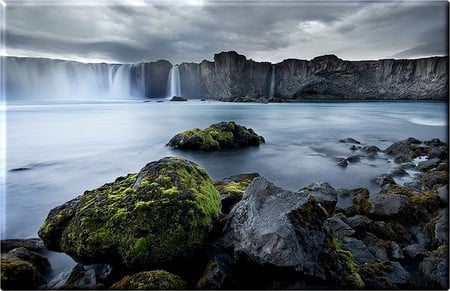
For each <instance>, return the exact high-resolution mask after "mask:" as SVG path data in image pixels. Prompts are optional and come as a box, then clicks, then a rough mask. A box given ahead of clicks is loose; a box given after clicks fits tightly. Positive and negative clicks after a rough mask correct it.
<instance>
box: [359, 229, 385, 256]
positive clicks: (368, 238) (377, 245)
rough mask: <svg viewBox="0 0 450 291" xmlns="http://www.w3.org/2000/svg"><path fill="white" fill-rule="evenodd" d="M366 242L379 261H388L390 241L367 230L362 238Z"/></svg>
mask: <svg viewBox="0 0 450 291" xmlns="http://www.w3.org/2000/svg"><path fill="white" fill-rule="evenodd" d="M362 240H363V242H364V243H365V244H366V246H367V249H368V250H369V252H370V253H372V255H373V256H374V257H375V259H376V260H377V261H379V262H383V261H388V260H389V258H388V249H389V243H388V242H387V241H385V240H383V239H380V238H378V237H377V236H376V235H374V234H372V233H370V232H367V233H365V234H364V237H363V238H362Z"/></svg>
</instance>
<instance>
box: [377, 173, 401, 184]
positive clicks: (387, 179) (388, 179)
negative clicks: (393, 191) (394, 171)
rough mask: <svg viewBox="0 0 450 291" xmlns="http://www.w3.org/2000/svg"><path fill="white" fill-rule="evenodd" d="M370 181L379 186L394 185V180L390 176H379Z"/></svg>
mask: <svg viewBox="0 0 450 291" xmlns="http://www.w3.org/2000/svg"><path fill="white" fill-rule="evenodd" d="M372 181H373V182H375V183H376V184H378V185H380V186H384V185H387V184H396V183H395V181H394V178H393V177H392V175H390V174H381V175H379V176H377V177H375V178H374V179H372Z"/></svg>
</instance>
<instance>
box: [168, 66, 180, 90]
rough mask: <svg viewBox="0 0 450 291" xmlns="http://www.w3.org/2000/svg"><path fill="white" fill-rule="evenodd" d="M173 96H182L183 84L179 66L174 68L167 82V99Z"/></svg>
mask: <svg viewBox="0 0 450 291" xmlns="http://www.w3.org/2000/svg"><path fill="white" fill-rule="evenodd" d="M173 96H181V82H180V71H179V70H178V65H174V66H172V68H171V69H170V72H169V79H168V80H167V98H172V97H173Z"/></svg>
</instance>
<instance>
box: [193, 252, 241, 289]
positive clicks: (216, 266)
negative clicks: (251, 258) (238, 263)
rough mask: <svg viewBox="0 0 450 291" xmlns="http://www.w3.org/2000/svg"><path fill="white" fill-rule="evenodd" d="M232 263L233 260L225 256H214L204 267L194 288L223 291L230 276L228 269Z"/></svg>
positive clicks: (229, 269)
mask: <svg viewBox="0 0 450 291" xmlns="http://www.w3.org/2000/svg"><path fill="white" fill-rule="evenodd" d="M232 263H233V259H232V258H231V257H230V256H229V255H227V254H218V255H215V256H214V258H213V259H212V260H210V261H209V262H208V264H207V265H206V269H205V271H204V272H203V275H202V276H201V278H200V280H199V281H198V283H197V286H196V288H197V289H208V290H217V289H224V285H225V284H226V281H227V280H228V279H229V278H230V277H231V275H232V273H231V268H230V265H231V264H232Z"/></svg>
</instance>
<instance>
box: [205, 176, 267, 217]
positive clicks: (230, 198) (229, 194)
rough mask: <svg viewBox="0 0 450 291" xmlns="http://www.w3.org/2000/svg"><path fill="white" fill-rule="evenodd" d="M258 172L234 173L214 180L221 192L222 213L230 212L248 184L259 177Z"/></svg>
mask: <svg viewBox="0 0 450 291" xmlns="http://www.w3.org/2000/svg"><path fill="white" fill-rule="evenodd" d="M259 176H260V175H259V174H258V173H248V174H240V175H234V176H230V177H227V178H223V179H220V180H217V181H215V182H214V186H215V187H216V189H217V191H219V193H220V200H221V204H222V213H225V214H227V213H229V212H230V210H231V208H233V206H234V205H235V204H236V203H237V202H239V201H240V200H241V198H242V195H243V194H244V191H245V189H246V188H247V186H248V185H249V184H250V183H251V182H252V181H253V179H254V178H256V177H259Z"/></svg>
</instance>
